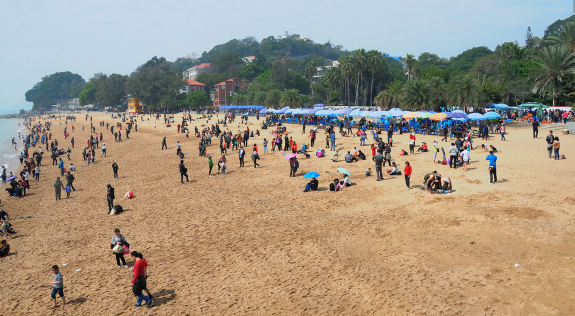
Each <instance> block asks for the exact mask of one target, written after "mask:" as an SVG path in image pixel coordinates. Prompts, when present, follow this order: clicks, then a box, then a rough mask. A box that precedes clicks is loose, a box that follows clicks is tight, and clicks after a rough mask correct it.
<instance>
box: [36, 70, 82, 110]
mask: <svg viewBox="0 0 575 316" xmlns="http://www.w3.org/2000/svg"><path fill="white" fill-rule="evenodd" d="M85 82H86V81H85V80H84V79H83V78H82V77H81V76H80V75H78V74H73V73H71V72H69V71H65V72H57V73H54V74H51V75H49V76H46V77H43V78H42V80H41V81H40V82H38V83H37V84H35V85H34V87H33V88H32V89H30V90H28V91H27V92H26V94H25V97H26V101H28V102H32V103H33V106H32V109H33V110H40V109H47V108H48V107H49V106H51V105H54V104H56V103H58V102H61V101H65V100H69V99H74V98H77V97H78V95H79V94H80V92H82V89H83V87H84V84H85Z"/></svg>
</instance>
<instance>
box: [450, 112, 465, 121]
mask: <svg viewBox="0 0 575 316" xmlns="http://www.w3.org/2000/svg"><path fill="white" fill-rule="evenodd" d="M445 118H446V119H454V118H467V115H465V114H464V113H459V112H455V111H453V112H451V114H449V115H447V116H446V117H445Z"/></svg>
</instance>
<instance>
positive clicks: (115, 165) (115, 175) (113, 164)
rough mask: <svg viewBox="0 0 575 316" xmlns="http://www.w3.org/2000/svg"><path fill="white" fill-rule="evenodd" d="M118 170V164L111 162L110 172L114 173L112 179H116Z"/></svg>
mask: <svg viewBox="0 0 575 316" xmlns="http://www.w3.org/2000/svg"><path fill="white" fill-rule="evenodd" d="M118 169H120V168H119V167H118V164H117V163H116V162H115V161H114V160H112V170H113V171H114V179H118Z"/></svg>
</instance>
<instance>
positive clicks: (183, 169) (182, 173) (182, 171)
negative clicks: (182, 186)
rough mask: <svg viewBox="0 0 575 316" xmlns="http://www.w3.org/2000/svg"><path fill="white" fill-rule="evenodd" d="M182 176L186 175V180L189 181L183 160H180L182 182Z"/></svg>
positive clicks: (182, 178)
mask: <svg viewBox="0 0 575 316" xmlns="http://www.w3.org/2000/svg"><path fill="white" fill-rule="evenodd" d="M184 177H186V182H190V180H188V168H186V166H184V161H183V160H180V181H181V182H182V183H184Z"/></svg>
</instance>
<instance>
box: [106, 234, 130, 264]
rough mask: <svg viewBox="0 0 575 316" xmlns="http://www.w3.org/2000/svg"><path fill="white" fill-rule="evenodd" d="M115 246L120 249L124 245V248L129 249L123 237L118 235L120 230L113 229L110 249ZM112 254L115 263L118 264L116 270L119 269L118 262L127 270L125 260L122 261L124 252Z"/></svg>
mask: <svg viewBox="0 0 575 316" xmlns="http://www.w3.org/2000/svg"><path fill="white" fill-rule="evenodd" d="M116 245H120V246H122V247H123V246H124V245H125V246H126V247H128V248H130V244H128V242H127V241H126V238H125V237H124V235H122V234H120V229H118V228H116V229H114V235H113V236H112V241H111V244H110V249H114V247H116ZM114 254H115V255H116V263H117V264H118V268H120V267H121V265H120V261H122V266H124V267H125V268H127V267H128V265H126V259H124V252H123V251H122V252H119V253H118V252H115V253H114Z"/></svg>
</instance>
